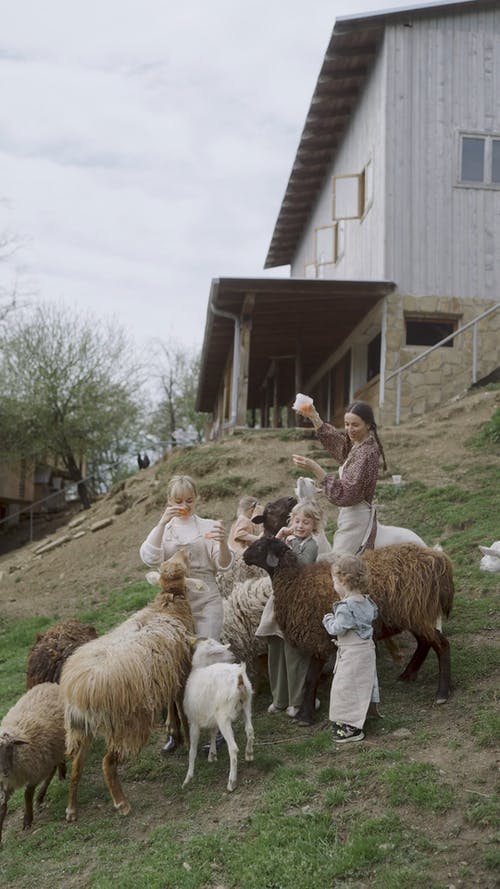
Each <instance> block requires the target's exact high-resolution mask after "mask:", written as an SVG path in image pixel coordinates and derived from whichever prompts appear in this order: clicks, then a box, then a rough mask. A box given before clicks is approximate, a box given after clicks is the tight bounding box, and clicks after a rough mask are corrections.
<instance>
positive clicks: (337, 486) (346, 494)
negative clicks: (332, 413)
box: [316, 423, 380, 506]
mask: <svg viewBox="0 0 500 889" xmlns="http://www.w3.org/2000/svg"><path fill="white" fill-rule="evenodd" d="M316 435H317V436H318V438H319V440H320V442H321V444H322V445H324V447H325V448H326V450H327V451H328V452H329V453H330V454H331V455H332V457H334V458H335V460H338V462H339V463H343V466H342V467H341V470H342V471H341V473H340V475H339V477H338V478H337V476H336V475H327V476H326V477H325V478H324V479H323V483H322V484H323V489H324V491H325V494H326V496H327V497H328V499H329V500H330V501H331V502H332V503H335V505H336V506H355V504H356V503H361V502H362V501H363V500H364V501H366V502H367V503H372V501H373V498H374V496H375V487H376V484H377V478H378V465H379V459H380V451H379V448H378V444H377V442H376V441H375V438H374V436H373V435H372V434H371V433H369V434H368V436H367V437H366V438H365V440H364V441H362V442H361V443H360V444H354V445H352V447H351V449H350V451H348V439H347V434H346V433H345V432H339V431H338V430H337V429H335V427H334V426H330V424H329V423H323V425H322V426H320V427H319V429H317V430H316ZM340 476H341V477H340Z"/></svg>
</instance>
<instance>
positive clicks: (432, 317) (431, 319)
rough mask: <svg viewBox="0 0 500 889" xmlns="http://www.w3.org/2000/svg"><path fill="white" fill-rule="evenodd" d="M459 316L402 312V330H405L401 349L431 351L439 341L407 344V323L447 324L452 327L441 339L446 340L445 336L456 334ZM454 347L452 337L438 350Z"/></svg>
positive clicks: (453, 338) (440, 313) (439, 313)
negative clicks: (403, 325)
mask: <svg viewBox="0 0 500 889" xmlns="http://www.w3.org/2000/svg"><path fill="white" fill-rule="evenodd" d="M460 320H461V316H460V315H447V314H445V313H442V312H436V313H433V312H415V311H413V312H404V324H405V327H404V330H405V341H404V345H403V348H404V349H424V350H425V349H432V348H434V346H437V343H439V342H440V341H441V340H438V341H437V342H436V343H427V344H426V343H409V342H408V322H409V321H410V322H417V323H421V324H425V323H428V324H449V325H450V326H451V327H452V330H451V331H450V333H448V334H445V336H444V337H441V339H446V337H447V336H450V335H451V334H453V333H456V332H457V330H458V328H459V326H460ZM454 347H455V337H452V339H450V340H449V341H448V342H447V343H445V344H444V346H440V347H439V348H442V349H447V348H454Z"/></svg>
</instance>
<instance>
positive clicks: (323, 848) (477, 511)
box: [0, 389, 500, 889]
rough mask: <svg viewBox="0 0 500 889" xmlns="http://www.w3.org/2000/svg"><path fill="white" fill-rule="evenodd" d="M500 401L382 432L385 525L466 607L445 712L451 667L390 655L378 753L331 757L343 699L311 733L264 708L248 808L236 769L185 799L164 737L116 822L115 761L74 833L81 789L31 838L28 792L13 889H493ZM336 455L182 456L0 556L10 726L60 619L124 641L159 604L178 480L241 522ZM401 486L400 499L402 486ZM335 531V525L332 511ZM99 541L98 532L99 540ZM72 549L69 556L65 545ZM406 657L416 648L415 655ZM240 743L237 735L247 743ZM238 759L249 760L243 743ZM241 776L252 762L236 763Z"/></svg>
mask: <svg viewBox="0 0 500 889" xmlns="http://www.w3.org/2000/svg"><path fill="white" fill-rule="evenodd" d="M499 396H500V391H499V390H498V389H491V390H474V391H472V392H470V393H469V394H468V395H467V396H465V397H464V398H463V399H460V400H457V401H455V402H453V403H450V404H449V405H447V406H446V407H444V408H440V409H439V410H436V411H435V412H434V413H432V414H429V415H428V416H427V417H426V418H424V419H422V420H421V421H419V422H418V423H414V424H412V425H411V426H401V427H391V428H384V429H382V430H381V437H382V440H383V443H384V447H385V450H386V455H387V458H388V463H389V470H388V473H387V475H386V476H385V477H384V478H381V479H380V481H379V484H378V490H377V499H378V504H379V516H380V518H381V520H382V521H383V522H385V523H388V524H400V525H405V526H407V527H411V528H413V530H415V531H417V532H418V533H419V534H420V535H421V536H422V537H424V539H426V540H427V541H428V542H429V543H430V544H433V543H435V542H437V541H439V542H440V543H441V545H442V546H443V547H444V549H445V550H446V551H447V552H448V553H449V555H450V556H451V558H452V560H453V563H454V570H455V580H456V593H457V594H456V600H455V607H454V610H453V613H452V616H451V619H450V620H449V621H448V622H447V624H446V626H445V632H446V634H447V635H448V637H449V639H450V644H451V652H452V675H453V683H454V693H453V695H452V697H451V699H450V701H449V702H448V704H446V705H444V706H441V707H436V706H434V704H433V696H434V691H435V687H436V683H437V671H436V661H435V658H434V656H433V655H432V654H431V655H430V656H429V658H428V660H427V662H426V664H425V665H424V668H423V670H422V673H421V676H420V678H419V681H418V682H417V683H416V684H414V685H410V686H408V685H405V684H403V683H398V682H397V672H398V671H397V669H396V667H395V666H394V664H393V662H392V661H390V659H389V657H388V654H387V653H386V651H385V649H383V648H381V650H380V651H379V657H378V668H379V679H380V684H381V692H382V702H383V704H382V712H383V714H384V719H383V720H369V722H368V723H367V738H366V740H365V741H364V742H363V743H361V744H359V745H353V746H354V747H355V749H352V746H347V747H346V748H341V749H340V750H338V749H336V748H335V749H334V746H333V744H332V742H331V741H330V735H329V731H328V683H327V682H326V681H325V684H324V687H323V688H322V691H321V700H322V706H321V710H320V712H319V714H318V720H317V723H316V724H315V726H314V727H313V728H312V729H311V728H310V729H307V728H303V727H299V726H296V725H295V724H293V723H292V722H291V720H290V719H288V718H287V717H286V716H281V715H277V716H270V715H268V714H267V712H266V708H267V704H268V703H269V693H268V690H267V689H266V688H264V689H263V690H262V691H261V692H260V693H259V694H258V695H257V696H256V698H255V702H254V716H255V718H254V724H255V731H256V746H255V753H256V756H255V762H254V763H253V764H245V763H243V762H240V769H239V782H238V787H237V789H236V791H235V792H234V793H233V794H228V793H227V792H226V791H225V785H226V782H227V772H228V762H227V755H226V752H225V751H224V752H222V753H221V755H220V757H219V762H218V763H216V764H208V763H207V762H206V760H204V759H203V758H200V759H199V760H198V764H197V771H196V774H195V779H194V781H193V782H192V783H191V784H190V785H189V788H188V789H186V790H185V791H182V790H181V783H182V780H183V777H184V774H185V770H186V768H187V762H186V755H185V753H184V752H179V753H178V754H175V755H174V756H172V757H170V758H169V759H168V760H166V759H162V758H161V756H160V755H159V749H160V746H161V742H162V731H161V728H160V727H158V732H156V733H154V734H153V735H152V737H151V739H150V741H149V743H148V744H147V746H146V747H145V749H144V750H143V751H142V753H141V755H140V756H139V757H138V758H137V759H136V760H134V761H130V762H128V763H125V764H123V766H122V769H121V771H122V777H123V784H124V788H125V792H126V794H127V796H128V798H129V800H130V802H131V803H132V806H133V811H132V814H131V816H130V817H129V818H128V819H121V818H120V816H119V815H117V814H116V813H115V812H114V811H113V809H112V805H111V802H110V800H109V798H108V796H107V791H106V790H105V788H104V784H103V779H102V775H101V771H100V758H101V757H102V754H103V750H102V746H101V745H100V743H96V744H95V745H94V749H93V751H92V753H91V756H90V757H89V761H88V763H87V767H86V771H85V775H84V779H83V781H82V784H81V793H80V801H81V810H80V818H79V821H78V822H77V824H75V825H70V824H66V823H65V821H64V808H65V802H66V794H67V787H66V786H65V785H64V784H56V783H54V785H53V786H51V788H50V789H49V792H48V801H47V803H46V806H45V808H44V810H43V811H42V812H41V813H39V814H38V815H37V816H36V818H35V823H34V828H33V830H32V831H31V833H26V834H22V833H21V832H20V821H21V808H22V794H21V793H20V792H18V793H17V794H16V795H15V797H14V798H13V799H12V800H11V802H10V804H9V813H8V815H7V819H6V822H5V826H4V843H3V846H4V848H3V849H2V851H1V852H0V884H1V885H2V886H6V887H16V889H20V887H32V886H33V885H35V884H36V885H38V886H39V887H49V886H51V887H53V886H54V885H56V886H64V887H76V886H85V887H86V886H89V887H99V889H107V887H115V886H116V887H120V889H122V887H129V886H130V887H134V889H136V887H142V886H145V887H146V886H147V887H148V889H149V887H153V889H155V887H158V889H159V887H162V889H165V887H172V889H201V887H203V889H205V887H206V889H233V887H237V889H278V887H284V889H289V887H290V889H291V887H295V886H298V885H300V886H301V887H304V889H309V887H313V886H314V887H315V889H317V887H336V886H342V887H351V889H362V887H368V886H374V887H378V889H392V887H394V889H396V887H397V889H401V887H403V889H404V887H408V889H414V887H422V889H424V887H425V889H428V887H431V889H432V887H434V889H444V887H450V886H452V885H453V886H457V887H458V886H460V885H461V886H464V887H469V886H480V887H482V889H489V887H491V889H492V887H493V886H496V885H498V884H497V872H496V871H495V867H498V864H499V856H498V845H496V834H495V832H496V830H497V829H498V821H499V818H498V796H497V795H496V792H495V780H496V778H497V772H496V762H495V752H496V751H495V746H494V745H495V743H497V742H498V734H499V722H500V720H499V716H498V706H497V694H498V687H499V656H498V636H499V620H498V592H499V586H500V575H491V574H486V573H484V572H481V571H479V567H478V566H479V559H480V553H479V551H478V549H477V545H478V544H479V543H484V544H489V543H491V542H492V541H493V540H496V539H498V538H499V537H500V527H499V524H498V500H499V497H498V492H499V488H500V486H499V481H500V448H499V446H498V444H495V443H494V441H493V440H492V439H491V438H489V437H487V436H485V435H484V429H485V426H486V424H488V421H490V420H491V417H492V416H493V414H494V413H495V411H496V410H498V406H499V404H500V397H499ZM296 452H301V453H308V454H310V455H311V456H314V457H315V458H316V459H318V460H319V462H320V463H322V465H324V466H325V468H328V467H330V466H332V468H333V464H332V463H331V462H330V461H329V458H328V455H327V454H325V452H324V451H323V450H322V449H321V446H320V445H319V443H318V442H317V441H316V440H315V438H314V437H313V436H312V435H311V433H310V432H309V431H305V430H304V431H302V430H297V431H294V430H282V431H269V432H260V433H245V434H242V435H238V436H231V437H229V438H227V439H225V440H224V441H221V442H217V443H210V444H205V445H201V446H199V447H196V448H193V449H186V450H180V451H178V452H175V453H174V454H172V455H171V456H169V457H168V458H167V459H165V460H164V461H161V462H159V463H156V464H155V465H153V466H151V467H150V468H149V469H148V470H146V471H143V472H139V473H137V475H135V476H133V477H131V478H130V479H128V480H127V481H126V482H124V483H123V484H122V485H120V486H119V487H118V488H117V489H116V490H114V491H112V492H111V493H110V494H109V495H107V496H106V497H104V498H102V499H101V500H100V501H99V502H98V503H96V504H95V505H94V506H93V507H92V510H90V511H89V512H87V513H81V514H79V515H78V516H76V517H73V519H72V521H71V522H70V523H69V524H68V525H67V526H65V527H62V528H58V530H57V531H56V532H54V533H53V534H51V535H49V536H48V537H47V538H46V539H45V540H44V541H43V543H45V544H50V543H55V544H57V545H55V546H54V547H53V548H52V549H50V548H49V549H47V550H46V551H45V552H44V553H43V554H41V555H40V554H37V552H36V551H37V549H38V548H39V547H40V546H41V544H42V541H37V542H36V543H35V544H31V545H28V546H24V547H22V548H20V549H18V550H16V551H14V552H11V553H9V554H8V555H5V556H3V557H1V558H0V666H1V671H0V716H1V715H2V714H3V713H5V712H6V710H7V709H8V708H9V706H11V705H12V703H13V702H14V701H15V700H16V699H17V697H18V696H19V695H20V694H21V693H22V692H23V690H24V671H25V664H26V654H27V651H28V649H29V647H30V645H31V644H32V641H33V638H34V635H35V633H36V631H37V630H39V629H41V628H44V627H46V626H48V625H49V624H50V623H52V622H54V620H56V619H57V618H58V617H60V616H79V617H82V618H84V619H86V620H91V621H92V622H93V623H94V624H95V625H96V627H97V628H98V629H99V631H104V630H106V629H107V628H109V627H110V626H113V625H115V624H116V623H118V622H119V621H120V620H122V619H123V617H124V616H126V615H128V614H129V613H131V612H132V611H134V610H135V609H136V608H138V607H140V606H142V605H143V604H144V603H145V602H146V601H147V600H148V599H149V598H150V596H151V592H150V591H151V588H150V587H148V586H147V584H146V583H145V581H144V572H145V567H144V566H143V565H141V563H140V560H139V555H138V548H139V545H140V543H141V542H142V540H143V539H144V537H145V536H146V534H147V533H148V531H149V530H150V528H151V527H152V526H153V525H154V524H155V523H156V521H157V519H158V517H159V514H160V512H161V510H162V506H163V504H164V499H165V490H166V485H167V483H168V479H169V478H170V476H171V475H172V474H173V473H175V472H183V473H190V474H192V475H193V476H195V477H196V478H197V480H198V481H199V484H200V489H201V493H202V503H201V507H200V510H199V512H200V514H202V515H207V516H211V517H220V518H222V519H224V521H225V522H227V523H228V524H229V522H230V521H231V520H232V518H233V517H234V513H235V507H236V503H237V500H238V497H239V495H240V493H241V492H242V491H245V492H255V493H256V494H257V495H258V496H259V497H261V498H263V499H272V498H273V497H275V496H279V495H280V494H283V493H289V492H291V491H292V489H293V486H294V479H295V477H296V472H295V471H294V470H293V468H292V462H291V454H293V453H296ZM393 473H400V474H401V475H402V476H403V480H404V484H403V486H402V487H401V488H396V487H395V486H394V485H393V484H392V481H391V474H393ZM326 512H327V518H328V529H329V530H330V531H331V530H332V529H333V527H334V524H335V515H336V513H335V509H334V508H333V507H327V509H326ZM92 529H93V530H92ZM63 538H65V539H63ZM411 644H412V642H411V639H410V638H408V639H406V638H403V645H404V646H405V647H406V648H407V649H408V657H409V653H410V649H411ZM239 737H240V739H241V737H242V736H241V735H240V736H239ZM241 746H242V745H241ZM240 759H241V757H240Z"/></svg>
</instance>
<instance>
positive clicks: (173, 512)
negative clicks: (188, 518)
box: [159, 505, 185, 525]
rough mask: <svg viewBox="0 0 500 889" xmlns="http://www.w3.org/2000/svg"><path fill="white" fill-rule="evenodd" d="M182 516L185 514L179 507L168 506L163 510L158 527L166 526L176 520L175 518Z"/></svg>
mask: <svg viewBox="0 0 500 889" xmlns="http://www.w3.org/2000/svg"><path fill="white" fill-rule="evenodd" d="M184 514H185V513H184V510H183V509H182V507H181V506H170V505H169V506H167V508H166V509H165V512H164V513H163V515H162V517H161V519H160V521H159V524H160V525H167V524H168V523H169V522H170V521H172V519H174V518H176V516H183V515H184Z"/></svg>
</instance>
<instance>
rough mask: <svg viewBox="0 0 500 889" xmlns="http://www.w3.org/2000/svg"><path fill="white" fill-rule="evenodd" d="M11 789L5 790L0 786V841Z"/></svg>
mask: <svg viewBox="0 0 500 889" xmlns="http://www.w3.org/2000/svg"><path fill="white" fill-rule="evenodd" d="M11 793H12V791H9V790H6V789H5V787H1V786H0V842H1V841H2V828H3V822H4V819H5V815H6V814H7V803H8V802H9V799H10V795H11Z"/></svg>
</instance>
